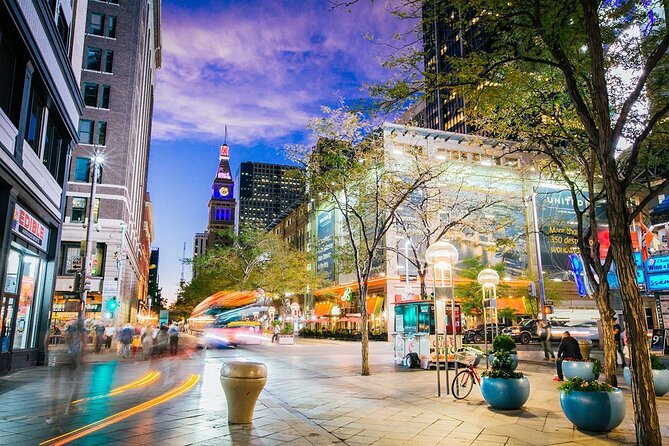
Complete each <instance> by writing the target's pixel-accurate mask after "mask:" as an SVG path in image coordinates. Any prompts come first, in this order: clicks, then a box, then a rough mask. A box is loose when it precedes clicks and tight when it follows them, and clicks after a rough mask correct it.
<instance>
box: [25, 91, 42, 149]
mask: <svg viewBox="0 0 669 446" xmlns="http://www.w3.org/2000/svg"><path fill="white" fill-rule="evenodd" d="M43 118H44V103H43V102H42V99H41V98H40V97H39V95H38V94H37V92H36V91H35V90H32V91H31V92H30V108H29V109H28V128H27V130H26V142H27V143H28V145H29V146H30V147H32V149H33V150H34V151H35V153H37V154H39V150H40V147H39V145H40V142H41V138H42V120H43Z"/></svg>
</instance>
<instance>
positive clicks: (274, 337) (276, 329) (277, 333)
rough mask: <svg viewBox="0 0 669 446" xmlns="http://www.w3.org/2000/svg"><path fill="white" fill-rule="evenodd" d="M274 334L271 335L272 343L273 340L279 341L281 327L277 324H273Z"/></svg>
mask: <svg viewBox="0 0 669 446" xmlns="http://www.w3.org/2000/svg"><path fill="white" fill-rule="evenodd" d="M273 332H274V335H272V343H274V342H279V333H281V329H280V328H279V324H274V330H273Z"/></svg>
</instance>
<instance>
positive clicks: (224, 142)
mask: <svg viewBox="0 0 669 446" xmlns="http://www.w3.org/2000/svg"><path fill="white" fill-rule="evenodd" d="M223 145H225V146H227V145H228V124H225V135H224V136H223Z"/></svg>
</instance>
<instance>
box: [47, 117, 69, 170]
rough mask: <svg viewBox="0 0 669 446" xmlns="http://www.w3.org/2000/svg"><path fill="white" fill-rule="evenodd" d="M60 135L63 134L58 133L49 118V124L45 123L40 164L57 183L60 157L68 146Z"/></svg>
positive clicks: (67, 142)
mask: <svg viewBox="0 0 669 446" xmlns="http://www.w3.org/2000/svg"><path fill="white" fill-rule="evenodd" d="M62 135H63V134H62V133H61V132H60V129H59V128H58V126H57V124H56V123H55V122H54V121H53V118H52V116H49V122H48V123H47V126H46V134H45V137H44V153H43V154H42V162H43V163H44V167H46V169H47V170H48V171H49V172H50V173H51V175H52V176H53V177H54V178H55V179H56V180H57V181H58V176H59V171H60V159H61V155H62V154H63V153H65V150H66V147H67V145H68V144H69V139H66V138H64V137H63V136H62ZM59 182H60V181H59Z"/></svg>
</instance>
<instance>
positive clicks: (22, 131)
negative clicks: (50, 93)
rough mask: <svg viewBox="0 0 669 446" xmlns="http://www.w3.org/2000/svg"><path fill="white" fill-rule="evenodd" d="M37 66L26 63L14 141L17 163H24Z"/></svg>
mask: <svg viewBox="0 0 669 446" xmlns="http://www.w3.org/2000/svg"><path fill="white" fill-rule="evenodd" d="M34 73H35V67H33V64H32V63H30V62H28V63H27V64H26V72H25V75H24V77H23V94H22V96H21V114H20V115H19V128H18V131H19V132H18V134H17V135H16V141H15V143H14V147H15V150H14V157H15V158H16V163H17V164H19V165H23V141H24V140H25V138H26V130H27V128H28V109H29V108H30V91H31V89H32V82H33V74H34Z"/></svg>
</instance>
